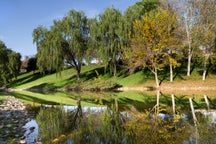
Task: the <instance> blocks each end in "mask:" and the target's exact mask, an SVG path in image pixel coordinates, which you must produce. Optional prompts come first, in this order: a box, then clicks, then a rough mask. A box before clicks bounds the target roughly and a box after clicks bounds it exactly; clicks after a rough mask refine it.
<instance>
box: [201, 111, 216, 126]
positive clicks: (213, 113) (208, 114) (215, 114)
mask: <svg viewBox="0 0 216 144" xmlns="http://www.w3.org/2000/svg"><path fill="white" fill-rule="evenodd" d="M203 114H204V115H205V116H212V118H213V123H216V112H204V113H203Z"/></svg>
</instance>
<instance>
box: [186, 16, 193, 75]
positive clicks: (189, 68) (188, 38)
mask: <svg viewBox="0 0 216 144" xmlns="http://www.w3.org/2000/svg"><path fill="white" fill-rule="evenodd" d="M190 15H191V13H190ZM190 17H191V16H190ZM190 24H191V23H189V24H188V23H187V22H185V28H186V33H187V42H188V65H187V76H190V72H191V58H192V47H191V31H190V28H189V25H190Z"/></svg>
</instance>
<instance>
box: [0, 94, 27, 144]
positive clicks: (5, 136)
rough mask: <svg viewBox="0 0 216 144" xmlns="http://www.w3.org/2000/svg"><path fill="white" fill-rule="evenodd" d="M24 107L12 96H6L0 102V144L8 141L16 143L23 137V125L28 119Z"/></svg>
mask: <svg viewBox="0 0 216 144" xmlns="http://www.w3.org/2000/svg"><path fill="white" fill-rule="evenodd" d="M25 108H26V106H25V105H24V104H23V103H22V102H21V101H19V100H18V99H16V98H15V97H13V96H8V97H7V99H6V100H4V101H3V103H0V122H1V123H0V144H6V143H8V142H9V141H14V142H15V143H17V142H19V141H20V140H22V139H24V137H23V134H24V132H25V129H24V128H23V126H24V125H25V124H26V122H27V121H28V120H30V119H29V118H28V117H29V116H28V113H27V111H26V110H25Z"/></svg>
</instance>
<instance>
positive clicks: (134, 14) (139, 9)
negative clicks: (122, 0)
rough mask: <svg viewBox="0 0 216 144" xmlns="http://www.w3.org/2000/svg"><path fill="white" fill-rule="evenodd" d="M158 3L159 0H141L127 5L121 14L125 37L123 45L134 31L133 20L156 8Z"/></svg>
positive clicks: (126, 43) (127, 42)
mask: <svg viewBox="0 0 216 144" xmlns="http://www.w3.org/2000/svg"><path fill="white" fill-rule="evenodd" d="M159 5H160V1H159V0H142V1H140V2H137V3H135V4H134V5H132V6H130V7H128V8H127V9H126V11H125V12H124V15H123V20H124V24H123V32H124V38H125V41H124V43H125V45H126V46H128V44H129V40H130V34H129V33H134V32H135V31H134V30H133V22H134V21H135V20H141V19H142V18H143V17H144V16H145V15H146V14H147V13H148V12H150V11H151V10H154V9H156V8H157V7H158V6H159Z"/></svg>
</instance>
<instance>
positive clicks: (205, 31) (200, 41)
mask: <svg viewBox="0 0 216 144" xmlns="http://www.w3.org/2000/svg"><path fill="white" fill-rule="evenodd" d="M198 15H199V17H198V24H197V26H196V32H195V36H194V37H195V39H196V44H197V47H199V48H200V50H201V51H200V55H201V56H202V63H203V75H202V80H205V79H206V74H207V70H208V67H209V66H210V65H211V64H212V61H213V60H212V59H213V58H214V57H213V56H214V51H215V49H216V43H215V41H216V17H215V15H216V1H215V0H212V1H209V0H202V1H199V14H198Z"/></svg>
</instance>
